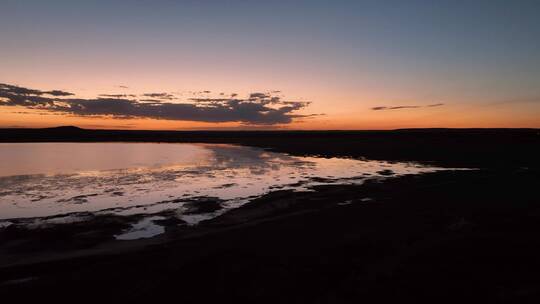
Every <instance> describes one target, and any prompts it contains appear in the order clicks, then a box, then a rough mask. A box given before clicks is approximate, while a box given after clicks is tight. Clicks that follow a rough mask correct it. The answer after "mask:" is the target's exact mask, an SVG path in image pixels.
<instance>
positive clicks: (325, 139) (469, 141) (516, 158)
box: [0, 127, 540, 168]
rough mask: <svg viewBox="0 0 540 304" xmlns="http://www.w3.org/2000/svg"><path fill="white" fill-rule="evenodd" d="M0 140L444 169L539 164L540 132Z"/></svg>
mask: <svg viewBox="0 0 540 304" xmlns="http://www.w3.org/2000/svg"><path fill="white" fill-rule="evenodd" d="M0 142H2V143H9V142H169V143H182V142H184V143H224V144H237V145H246V146H253V147H259V148H265V149H269V150H272V151H276V152H283V153H289V154H292V155H298V156H310V155H311V156H322V157H352V158H368V159H376V160H389V161H415V162H421V163H429V164H436V165H439V166H449V167H483V168H489V167H507V168H508V167H521V166H528V167H530V166H531V165H533V166H540V160H539V157H538V155H540V129H477V128H475V129H439V128H437V129H398V130H358V131H285V130H274V131H260V130H250V131H247V130H246V131H144V130H90V129H80V128H77V127H58V128H45V129H0Z"/></svg>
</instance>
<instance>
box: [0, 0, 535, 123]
mask: <svg viewBox="0 0 540 304" xmlns="http://www.w3.org/2000/svg"><path fill="white" fill-rule="evenodd" d="M0 45H1V47H0V127H52V126H61V125H75V126H79V127H84V128H107V129H171V130H184V129H185V130H191V129H211V130H213V129H347V130H349V129H396V128H430V127H460V128H464V127H516V128H517V127H533V128H540V1H536V0H531V1H527V0H513V1H500V0H489V1H483V0H477V1H463V0H453V1H450V0H449V1H442V0H437V1H436V0H429V1H428V0H408V1H401V0H399V1H398V0H395V1H385V0H377V1H362V0H357V1H340V0H334V1H318V0H312V1H294V0H292V1H291V0H289V1H277V0H276V1H247V0H244V1H241V0H236V1H235V0H231V1H226V0H221V1H212V0H207V1H181V0H176V1H173V0H152V1H150V0H131V1H128V0H123V1H122V0H118V1H113V0H108V1H103V0H94V1H76V0H70V1H68V0H49V1H41V0H0Z"/></svg>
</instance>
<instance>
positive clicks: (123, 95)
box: [99, 94, 136, 98]
mask: <svg viewBox="0 0 540 304" xmlns="http://www.w3.org/2000/svg"><path fill="white" fill-rule="evenodd" d="M99 96H100V97H110V98H126V97H136V95H130V94H100V95H99Z"/></svg>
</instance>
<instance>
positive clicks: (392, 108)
mask: <svg viewBox="0 0 540 304" xmlns="http://www.w3.org/2000/svg"><path fill="white" fill-rule="evenodd" d="M443 105H444V103H435V104H430V105H426V106H394V107H386V106H378V107H373V108H371V110H373V111H382V110H400V109H418V108H432V107H440V106H443Z"/></svg>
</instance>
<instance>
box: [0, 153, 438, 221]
mask: <svg viewBox="0 0 540 304" xmlns="http://www.w3.org/2000/svg"><path fill="white" fill-rule="evenodd" d="M125 145H136V144H125ZM156 146H157V147H153V148H152V149H159V146H162V147H165V148H166V149H167V151H180V152H181V150H182V148H183V147H186V148H187V149H189V151H194V150H196V149H195V148H193V146H196V147H197V149H199V150H201V151H202V153H204V155H205V158H204V159H202V160H201V158H200V157H198V158H197V159H196V160H194V161H193V162H192V163H186V162H185V158H183V159H182V160H183V161H184V162H183V163H182V164H181V165H169V166H162V167H157V168H156V167H152V166H149V167H147V168H142V167H139V168H126V169H120V170H101V171H86V172H79V173H76V174H61V175H60V174H57V175H24V176H11V177H1V178H0V187H1V189H3V190H1V191H0V219H2V218H4V219H9V218H20V217H42V216H50V215H56V214H65V213H73V212H97V211H103V210H107V211H106V212H109V213H115V214H122V215H126V214H136V213H148V214H150V213H156V212H160V211H163V210H169V209H178V210H181V207H182V206H183V204H184V203H186V202H187V201H189V200H192V199H193V198H195V197H204V196H208V197H218V198H220V199H223V200H226V201H229V202H232V201H235V202H242V203H233V204H224V206H226V207H227V208H235V207H238V206H239V205H241V204H243V203H245V202H247V201H248V200H246V198H248V197H256V196H260V195H263V194H265V193H267V192H269V191H272V189H293V190H300V191H306V190H309V187H310V186H313V185H319V184H332V183H360V182H361V181H362V180H363V179H365V178H367V176H368V175H369V178H383V177H384V176H383V175H384V174H381V172H383V171H381V170H382V169H383V168H384V169H385V170H391V171H392V172H394V173H395V174H396V175H400V174H416V173H421V172H430V171H434V170H439V169H438V168H427V167H422V166H418V165H414V164H404V163H388V162H381V161H360V160H353V159H338V158H329V159H325V158H316V157H295V156H290V155H287V154H282V153H274V152H269V151H265V150H263V149H257V148H250V147H242V146H233V145H211V144H200V145H193V144H178V146H177V147H176V148H175V149H171V146H170V145H157V144H156ZM126 149H127V147H124V146H123V147H122V150H126ZM65 153H69V151H66V152H65ZM159 155H162V154H159ZM81 161H84V160H81ZM149 161H150V162H151V163H152V164H153V163H155V162H154V161H153V160H152V159H151V158H150V159H149ZM194 218H199V217H197V216H196V217H194ZM203 218H204V217H203Z"/></svg>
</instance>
